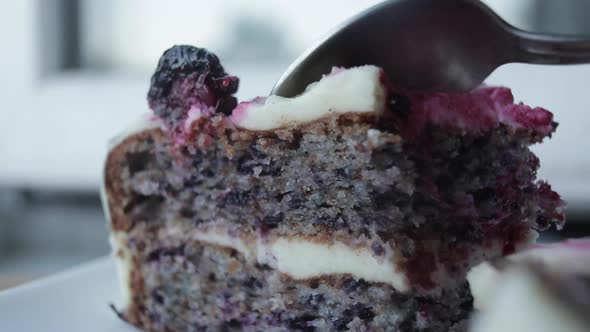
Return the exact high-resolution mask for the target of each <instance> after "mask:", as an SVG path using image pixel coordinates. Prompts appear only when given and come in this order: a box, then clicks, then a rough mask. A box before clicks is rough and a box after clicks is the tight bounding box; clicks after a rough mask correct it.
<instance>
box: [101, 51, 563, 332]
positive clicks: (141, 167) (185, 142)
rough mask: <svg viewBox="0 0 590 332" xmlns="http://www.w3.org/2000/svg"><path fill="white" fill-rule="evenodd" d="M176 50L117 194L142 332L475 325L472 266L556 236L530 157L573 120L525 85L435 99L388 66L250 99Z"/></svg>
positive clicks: (113, 175)
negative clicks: (524, 92) (557, 114)
mask: <svg viewBox="0 0 590 332" xmlns="http://www.w3.org/2000/svg"><path fill="white" fill-rule="evenodd" d="M238 85H239V80H238V78H237V77H234V76H231V75H229V74H228V73H226V72H225V70H224V68H223V67H222V65H221V64H220V61H219V59H218V57H217V56H215V55H214V54H213V53H211V52H209V51H207V50H205V49H202V48H196V47H191V46H185V45H181V46H174V47H172V48H171V49H169V50H167V51H166V52H165V53H164V54H163V55H162V57H161V59H160V61H159V63H158V67H157V69H156V71H155V73H154V75H153V77H152V80H151V86H150V89H149V92H148V104H149V107H150V109H151V110H152V111H153V113H151V114H149V115H146V116H144V117H143V118H142V119H141V120H140V122H139V123H138V124H136V125H134V126H132V127H131V129H130V130H129V131H127V132H126V133H124V134H122V135H120V136H119V137H117V138H115V139H114V140H113V141H112V144H111V148H110V150H109V153H108V156H107V159H106V165H105V168H104V176H105V179H104V192H103V194H104V195H103V200H104V202H105V210H106V212H107V216H108V218H109V227H110V234H111V243H112V247H113V252H114V256H115V258H116V260H117V261H118V263H119V274H120V277H121V284H122V289H123V296H124V299H125V301H124V303H122V304H120V305H119V306H118V307H116V308H115V310H116V312H117V313H118V314H119V315H120V317H121V318H123V319H125V320H126V321H128V322H129V323H131V324H133V325H135V326H137V327H139V328H142V329H144V330H146V331H233V330H235V331H414V330H416V331H420V330H424V331H464V330H465V328H466V319H467V318H468V316H469V314H470V312H471V310H472V297H471V293H470V289H469V285H468V283H467V281H466V273H467V271H468V270H469V268H470V267H472V266H474V265H475V264H478V263H480V262H482V261H484V260H487V259H493V258H497V257H501V256H504V255H507V254H511V253H513V252H515V251H516V250H519V249H520V248H521V247H523V246H526V245H528V244H529V243H531V242H532V241H534V239H535V238H536V234H537V232H538V231H543V230H546V229H547V228H549V227H552V226H553V227H557V228H560V227H561V226H562V225H563V222H564V214H563V202H562V200H561V199H560V197H559V195H558V194H557V193H555V192H554V191H553V190H552V189H551V187H550V185H549V184H547V183H546V182H543V181H540V180H538V179H537V178H536V171H537V168H538V167H539V160H538V158H537V157H536V156H535V155H534V154H533V153H532V152H531V151H530V150H529V146H530V145H532V144H535V143H539V142H541V141H542V140H543V139H544V138H546V137H549V136H551V134H552V133H553V132H554V130H555V129H556V127H557V124H556V123H555V122H554V121H553V116H552V114H551V113H550V112H549V111H547V110H545V109H542V108H531V107H528V106H526V105H524V104H520V103H514V100H513V97H512V94H511V92H510V90H509V89H507V88H502V87H480V88H478V89H476V90H474V91H472V92H469V93H454V94H443V93H421V92H416V91H408V90H406V89H404V88H402V87H399V86H397V85H396V84H395V78H394V77H392V78H391V80H390V78H388V77H387V75H386V74H385V73H384V72H383V71H382V70H381V69H380V68H378V67H376V66H372V65H366V66H360V67H353V68H334V69H333V70H332V72H331V73H326V75H325V76H324V77H322V78H321V79H320V80H319V81H318V82H316V83H314V84H312V85H310V86H309V87H308V88H307V89H306V90H305V92H303V93H302V94H301V95H299V96H297V97H294V98H283V97H279V96H269V97H261V98H256V99H254V100H252V101H248V102H241V103H238V102H237V100H236V98H235V97H234V96H233V94H234V93H235V92H236V91H237V89H238Z"/></svg>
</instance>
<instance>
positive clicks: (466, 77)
mask: <svg viewBox="0 0 590 332" xmlns="http://www.w3.org/2000/svg"><path fill="white" fill-rule="evenodd" d="M510 62H525V63H536V64H575V63H587V62H590V39H583V38H577V37H570V36H557V35H544V34H535V33H530V32H525V31H522V30H518V29H516V28H515V27H513V26H511V25H509V24H508V23H506V22H505V21H504V20H502V19H501V18H500V17H498V16H497V15H496V14H495V13H494V12H493V11H492V10H491V9H490V8H488V7H487V6H485V5H484V4H483V3H481V2H480V1H477V0H445V1H442V0H390V1H385V2H383V3H381V4H378V5H376V6H374V7H372V8H369V9H368V10H366V11H364V12H362V13H360V14H359V15H357V16H355V17H353V18H351V19H350V20H348V21H347V22H345V23H344V24H342V25H341V26H340V27H338V28H337V29H335V30H334V31H332V32H331V33H330V34H328V35H327V36H326V37H325V38H324V39H322V40H320V41H319V42H318V43H317V44H316V45H315V46H313V47H312V48H310V49H309V50H308V51H307V52H306V53H304V54H303V55H302V56H300V57H299V58H298V59H297V60H295V62H293V64H291V66H289V68H288V69H287V71H286V72H285V73H284V74H283V76H282V77H281V78H280V79H279V81H278V82H277V83H276V85H275V86H274V88H273V90H272V92H271V94H277V95H280V96H285V97H291V96H294V95H297V94H299V93H301V92H302V91H303V90H304V89H305V87H306V86H307V85H308V84H310V83H312V82H314V81H317V80H318V79H319V78H321V76H322V75H323V74H326V73H328V72H329V71H330V69H331V67H333V66H343V67H351V66H358V65H364V64H374V65H377V66H380V67H382V68H383V69H384V70H385V72H386V73H387V74H388V76H389V77H390V78H391V79H392V80H393V81H394V82H395V83H397V84H400V85H402V86H405V87H407V88H411V89H417V90H425V91H444V92H453V91H469V90H471V89H473V88H475V87H476V86H478V85H480V84H481V83H482V82H483V80H484V79H485V78H486V77H488V76H489V75H490V74H491V73H492V72H493V71H494V70H495V69H496V68H497V67H499V66H501V65H503V64H506V63H510Z"/></svg>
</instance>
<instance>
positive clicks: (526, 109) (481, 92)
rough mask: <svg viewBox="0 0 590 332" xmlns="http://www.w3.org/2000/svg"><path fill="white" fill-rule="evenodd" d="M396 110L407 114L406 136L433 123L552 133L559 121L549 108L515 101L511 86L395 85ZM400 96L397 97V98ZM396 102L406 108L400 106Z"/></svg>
mask: <svg viewBox="0 0 590 332" xmlns="http://www.w3.org/2000/svg"><path fill="white" fill-rule="evenodd" d="M392 95H393V97H394V98H393V100H394V105H393V106H392V107H393V108H394V113H398V114H399V115H401V116H404V117H405V119H404V121H403V123H404V126H403V127H402V131H403V132H402V136H404V137H405V138H409V139H412V138H416V137H418V136H420V135H421V134H422V133H423V132H424V131H425V130H427V129H428V127H429V126H433V127H437V128H445V129H456V130H459V131H463V132H469V133H472V134H476V135H477V134H483V133H486V132H488V131H489V130H492V129H494V128H497V127H498V126H499V125H500V124H502V125H505V126H507V127H508V128H512V129H514V130H527V131H530V132H532V133H534V134H536V135H537V136H540V137H545V136H548V135H550V134H551V133H552V132H553V131H554V130H555V128H556V126H557V124H556V123H555V122H553V114H552V113H551V112H549V111H547V110H546V109H543V108H540V107H535V108H532V107H530V106H527V105H525V104H523V103H515V102H514V97H513V95H512V92H511V91H510V89H508V88H505V87H487V86H482V87H479V88H477V89H475V90H473V91H471V92H468V93H424V92H416V91H407V90H404V89H401V88H397V87H392ZM396 97H397V99H396ZM395 102H398V103H399V104H401V105H400V106H401V107H402V108H405V109H396V106H395Z"/></svg>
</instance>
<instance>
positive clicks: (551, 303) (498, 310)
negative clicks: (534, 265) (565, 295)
mask: <svg viewBox="0 0 590 332" xmlns="http://www.w3.org/2000/svg"><path fill="white" fill-rule="evenodd" d="M500 282H501V284H502V287H498V289H496V291H495V292H494V294H492V301H491V303H490V306H489V307H488V308H487V309H486V310H484V311H482V312H480V314H479V315H477V316H476V319H475V320H474V321H473V326H472V329H471V330H470V331H473V332H498V331H519V332H554V331H571V332H583V331H588V329H589V326H588V325H587V323H585V322H583V321H582V320H581V319H580V318H578V317H577V316H576V315H574V314H573V313H571V312H569V311H568V310H567V309H566V308H565V307H564V306H563V305H562V304H561V303H559V301H558V300H557V299H556V298H555V297H554V296H553V295H552V294H550V293H549V292H548V291H547V289H546V288H545V286H544V285H543V284H542V283H541V281H540V280H539V278H537V277H535V276H534V275H533V274H532V272H530V271H527V270H525V269H522V268H521V269H511V270H510V271H509V272H508V273H506V274H505V275H503V277H502V279H501V280H500Z"/></svg>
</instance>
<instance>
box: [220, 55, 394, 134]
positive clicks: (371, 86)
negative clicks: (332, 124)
mask: <svg viewBox="0 0 590 332" xmlns="http://www.w3.org/2000/svg"><path fill="white" fill-rule="evenodd" d="M381 77H382V70H381V69H380V68H378V67H375V66H361V67H354V68H350V69H340V68H334V69H333V70H332V72H331V73H330V74H328V75H326V76H324V77H323V78H322V79H321V80H320V81H318V82H316V83H313V84H311V85H309V86H308V87H307V89H306V90H305V92H303V93H302V94H301V95H299V96H297V97H294V98H284V97H280V96H270V97H267V98H256V99H254V100H253V101H250V102H243V103H240V104H239V105H238V106H237V107H236V108H235V109H234V110H233V112H232V115H231V120H232V122H233V123H234V124H235V125H236V126H238V127H240V128H244V129H249V130H272V129H278V128H283V127H290V126H297V125H300V124H304V123H308V122H312V121H315V120H318V119H320V118H322V117H325V116H327V115H330V114H339V113H349V112H357V113H370V112H373V113H380V112H382V111H383V109H384V108H385V98H386V89H385V86H384V85H383V84H382V82H381Z"/></svg>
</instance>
